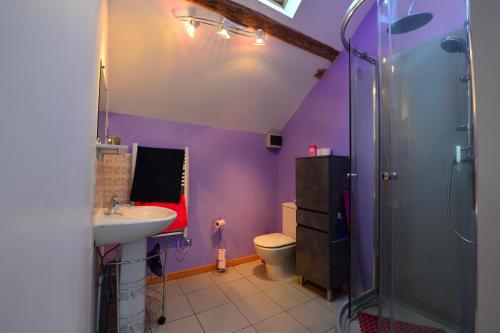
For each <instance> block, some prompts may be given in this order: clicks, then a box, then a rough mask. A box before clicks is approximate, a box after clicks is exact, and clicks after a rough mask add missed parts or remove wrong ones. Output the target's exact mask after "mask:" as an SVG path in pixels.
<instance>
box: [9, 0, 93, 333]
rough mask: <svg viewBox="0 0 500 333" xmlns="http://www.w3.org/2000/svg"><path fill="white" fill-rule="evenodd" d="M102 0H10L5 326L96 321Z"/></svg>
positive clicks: (68, 327)
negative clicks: (94, 218) (95, 182)
mask: <svg viewBox="0 0 500 333" xmlns="http://www.w3.org/2000/svg"><path fill="white" fill-rule="evenodd" d="M99 7H100V0H46V1H38V0H17V1H14V0H11V1H2V2H1V3H0V45H1V51H0V142H2V144H3V147H2V154H1V156H0V170H1V173H0V281H1V282H0V331H2V332H41V333H49V332H50V333H59V332H60V333H80V332H89V331H90V329H91V327H90V326H91V325H90V321H91V319H90V318H91V315H90V308H91V290H92V287H93V286H91V267H92V261H91V258H92V238H91V208H92V199H91V192H92V191H91V190H92V174H93V156H94V154H95V152H94V149H95V148H94V145H93V144H94V140H95V122H96V119H95V118H96V117H95V110H96V107H97V106H96V104H97V103H96V102H97V101H96V100H97V98H96V85H97V73H98V71H97V66H98V62H97V58H98V57H97V26H98V14H99Z"/></svg>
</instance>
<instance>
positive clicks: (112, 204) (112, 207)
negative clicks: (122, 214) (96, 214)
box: [106, 194, 120, 215]
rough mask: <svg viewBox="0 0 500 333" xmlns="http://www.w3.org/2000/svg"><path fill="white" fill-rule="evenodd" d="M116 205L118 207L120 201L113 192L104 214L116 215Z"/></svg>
mask: <svg viewBox="0 0 500 333" xmlns="http://www.w3.org/2000/svg"><path fill="white" fill-rule="evenodd" d="M118 207H120V201H118V196H117V195H116V194H113V196H112V197H111V202H110V204H109V208H108V211H107V212H106V215H118V214H119V213H117V212H116V210H117V209H118Z"/></svg>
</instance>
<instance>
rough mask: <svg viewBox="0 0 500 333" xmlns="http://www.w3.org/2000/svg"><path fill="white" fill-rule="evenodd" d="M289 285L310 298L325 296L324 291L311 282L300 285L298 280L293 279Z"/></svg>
mask: <svg viewBox="0 0 500 333" xmlns="http://www.w3.org/2000/svg"><path fill="white" fill-rule="evenodd" d="M290 285H291V286H292V287H294V288H296V289H298V290H300V291H302V292H303V293H304V294H307V295H309V297H311V298H316V297H322V298H326V291H325V290H322V289H320V288H319V287H316V286H315V285H313V284H312V283H306V284H304V285H300V283H299V282H298V281H293V282H291V283H290Z"/></svg>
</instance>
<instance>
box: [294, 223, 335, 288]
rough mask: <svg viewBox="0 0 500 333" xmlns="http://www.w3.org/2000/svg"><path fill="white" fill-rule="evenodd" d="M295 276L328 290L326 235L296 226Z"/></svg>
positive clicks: (328, 268) (328, 271)
mask: <svg viewBox="0 0 500 333" xmlns="http://www.w3.org/2000/svg"><path fill="white" fill-rule="evenodd" d="M296 265H297V274H298V275H301V276H302V277H304V279H306V280H308V281H311V282H313V283H315V284H317V285H318V286H320V287H323V288H325V289H329V288H330V240H329V236H328V234H326V233H323V232H319V231H315V230H312V229H308V228H304V227H301V226H297V243H296Z"/></svg>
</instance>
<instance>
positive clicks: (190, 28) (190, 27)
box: [184, 20, 200, 38]
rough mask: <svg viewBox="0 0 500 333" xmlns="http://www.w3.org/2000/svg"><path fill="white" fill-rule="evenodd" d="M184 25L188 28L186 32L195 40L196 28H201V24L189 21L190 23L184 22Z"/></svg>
mask: <svg viewBox="0 0 500 333" xmlns="http://www.w3.org/2000/svg"><path fill="white" fill-rule="evenodd" d="M184 25H185V27H186V32H187V34H188V36H189V37H191V38H194V32H195V31H196V28H198V27H199V26H200V22H197V21H194V20H189V21H184Z"/></svg>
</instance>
